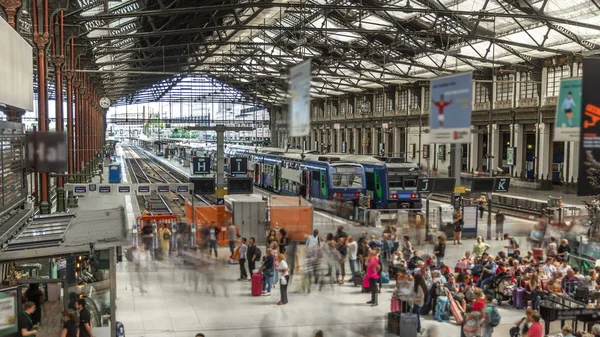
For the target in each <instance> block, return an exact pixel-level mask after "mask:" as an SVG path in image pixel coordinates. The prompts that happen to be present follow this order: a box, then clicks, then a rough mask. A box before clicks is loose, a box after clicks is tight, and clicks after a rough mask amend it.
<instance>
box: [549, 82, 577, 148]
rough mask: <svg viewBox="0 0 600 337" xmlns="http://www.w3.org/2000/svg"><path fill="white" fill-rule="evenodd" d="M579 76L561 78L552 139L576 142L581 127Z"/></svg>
mask: <svg viewBox="0 0 600 337" xmlns="http://www.w3.org/2000/svg"><path fill="white" fill-rule="evenodd" d="M581 83H582V79H581V78H563V79H562V80H561V81H560V92H559V95H558V103H557V104H556V118H555V130H554V141H555V142H577V141H579V131H580V129H581Z"/></svg>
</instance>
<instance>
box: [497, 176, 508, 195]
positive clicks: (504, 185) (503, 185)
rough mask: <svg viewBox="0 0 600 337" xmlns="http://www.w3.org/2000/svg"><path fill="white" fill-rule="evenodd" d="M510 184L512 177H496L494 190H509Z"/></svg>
mask: <svg viewBox="0 0 600 337" xmlns="http://www.w3.org/2000/svg"><path fill="white" fill-rule="evenodd" d="M509 185H510V178H496V181H494V192H496V193H502V192H508V186H509Z"/></svg>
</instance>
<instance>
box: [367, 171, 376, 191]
mask: <svg viewBox="0 0 600 337" xmlns="http://www.w3.org/2000/svg"><path fill="white" fill-rule="evenodd" d="M365 177H366V178H367V179H366V180H367V189H368V190H374V188H375V173H373V172H365Z"/></svg>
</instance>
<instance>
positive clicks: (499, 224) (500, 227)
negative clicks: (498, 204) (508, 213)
mask: <svg viewBox="0 0 600 337" xmlns="http://www.w3.org/2000/svg"><path fill="white" fill-rule="evenodd" d="M494 219H495V220H496V241H499V240H500V238H502V237H504V221H505V220H506V217H505V216H504V213H502V210H501V209H499V210H498V213H496V216H495V217H494Z"/></svg>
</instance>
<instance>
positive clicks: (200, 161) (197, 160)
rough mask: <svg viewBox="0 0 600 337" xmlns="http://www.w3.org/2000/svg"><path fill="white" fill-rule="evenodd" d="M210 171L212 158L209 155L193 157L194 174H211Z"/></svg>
mask: <svg viewBox="0 0 600 337" xmlns="http://www.w3.org/2000/svg"><path fill="white" fill-rule="evenodd" d="M209 173H210V158H208V157H193V158H192V174H209Z"/></svg>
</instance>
